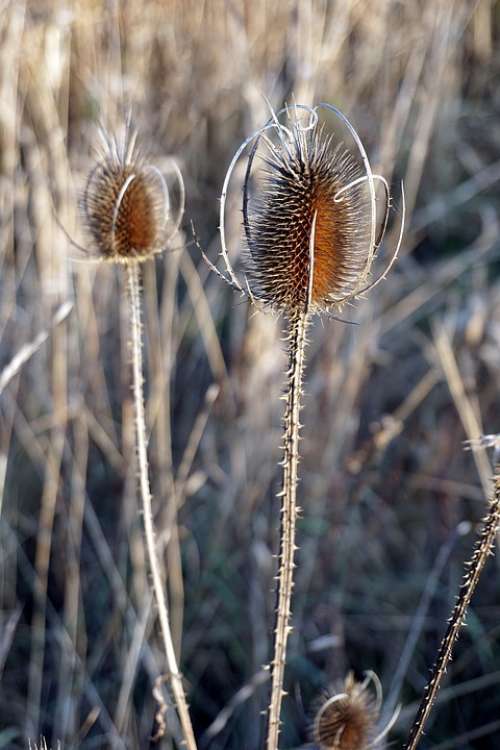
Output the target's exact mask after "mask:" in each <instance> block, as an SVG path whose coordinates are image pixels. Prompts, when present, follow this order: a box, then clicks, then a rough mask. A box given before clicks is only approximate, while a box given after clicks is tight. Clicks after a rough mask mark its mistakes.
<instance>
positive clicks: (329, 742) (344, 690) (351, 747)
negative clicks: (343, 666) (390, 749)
mask: <svg viewBox="0 0 500 750" xmlns="http://www.w3.org/2000/svg"><path fill="white" fill-rule="evenodd" d="M370 684H372V685H373V687H374V688H375V693H373V692H372V691H371V690H370ZM381 705H382V687H381V685H380V681H379V679H378V677H377V675H376V674H375V673H374V672H368V673H367V676H366V679H365V680H364V681H363V682H357V681H356V680H355V678H354V675H353V674H352V672H350V673H349V674H348V675H347V677H346V678H345V680H344V683H343V684H342V685H341V686H340V692H336V693H334V694H333V695H330V696H328V697H327V698H326V699H325V700H323V701H322V702H321V705H320V708H319V710H318V711H317V713H316V716H315V719H314V727H313V734H314V741H315V742H316V743H317V745H318V746H319V748H320V749H321V750H372V748H376V746H377V745H378V743H379V742H380V741H381V740H382V739H383V738H384V737H385V736H386V735H387V734H388V733H389V731H390V730H391V729H392V727H393V726H394V724H395V722H396V720H397V718H398V716H399V711H400V708H399V707H398V708H397V709H396V711H395V712H394V714H393V716H392V718H391V719H390V721H389V723H388V724H387V726H386V727H385V728H384V729H383V730H382V731H379V730H378V729H377V721H378V718H379V714H380V708H381Z"/></svg>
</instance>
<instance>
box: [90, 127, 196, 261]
mask: <svg viewBox="0 0 500 750" xmlns="http://www.w3.org/2000/svg"><path fill="white" fill-rule="evenodd" d="M100 135H101V141H102V144H101V149H100V153H99V158H98V162H97V164H96V165H95V167H94V169H93V170H92V171H91V173H90V175H89V177H88V180H87V185H86V187H85V191H84V193H83V196H82V199H81V202H80V208H81V213H82V217H83V221H84V224H85V226H86V228H87V230H88V232H89V235H90V237H91V239H92V243H93V254H94V255H95V256H96V257H97V258H99V259H101V260H108V261H112V262H115V263H130V262H135V261H143V260H147V259H148V258H151V257H152V256H154V255H156V254H158V253H161V252H162V251H163V250H164V249H165V248H166V246H167V244H168V242H169V240H170V239H171V237H172V236H173V235H174V234H175V232H176V231H177V229H178V228H179V225H180V222H181V219H182V215H183V212H184V184H183V181H182V176H181V173H180V171H179V169H178V167H177V165H176V164H175V162H171V166H172V170H173V172H174V174H175V177H176V179H177V180H178V184H179V196H180V198H179V207H178V210H177V215H176V217H175V219H174V220H172V219H171V200H170V194H169V189H168V186H167V182H166V180H165V177H164V175H163V174H162V173H161V172H160V170H159V169H157V168H156V167H155V166H152V165H150V164H148V163H147V161H146V158H145V156H144V155H143V154H142V153H141V151H140V150H139V149H138V148H137V145H136V140H137V133H136V131H134V130H133V129H132V128H131V125H130V121H127V123H126V126H125V130H124V133H123V136H122V137H121V138H118V137H115V136H110V135H108V134H107V133H106V132H105V131H104V130H101V131H100Z"/></svg>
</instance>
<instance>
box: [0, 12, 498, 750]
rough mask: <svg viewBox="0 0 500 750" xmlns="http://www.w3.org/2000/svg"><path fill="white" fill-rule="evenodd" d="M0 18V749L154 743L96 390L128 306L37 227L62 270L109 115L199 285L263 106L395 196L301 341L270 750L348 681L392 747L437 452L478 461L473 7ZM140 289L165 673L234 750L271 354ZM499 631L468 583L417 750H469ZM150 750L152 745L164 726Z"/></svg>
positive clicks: (179, 297)
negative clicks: (389, 233) (386, 730)
mask: <svg viewBox="0 0 500 750" xmlns="http://www.w3.org/2000/svg"><path fill="white" fill-rule="evenodd" d="M0 7H1V11H2V12H1V13H0V39H1V45H0V58H1V60H0V62H1V64H0V101H1V102H2V107H1V112H0V118H1V119H0V122H1V127H0V269H1V271H0V383H2V385H3V386H4V387H3V390H2V393H1V395H0V573H1V576H0V747H6V748H9V749H10V748H25V747H26V744H27V739H28V738H31V740H32V743H33V742H34V741H37V740H38V738H39V737H40V735H41V734H44V736H45V737H46V739H47V745H48V746H49V747H50V746H51V747H57V741H58V740H60V741H61V742H62V746H63V747H64V748H73V747H75V748H76V747H82V748H88V749H89V750H90V748H108V747H111V748H125V747H127V748H141V750H142V748H144V747H147V746H148V743H149V738H150V737H151V736H152V735H153V734H154V732H155V723H154V716H155V714H156V712H157V710H158V703H157V701H156V700H155V698H154V696H153V686H154V684H155V681H156V680H157V678H158V677H159V672H158V664H160V663H161V659H160V657H159V655H160V653H161V651H160V641H159V638H158V635H159V634H158V633H157V632H156V630H155V631H154V632H151V630H152V629H151V621H152V602H151V596H150V591H149V583H148V577H147V565H146V560H145V554H144V547H143V542H142V532H141V524H140V518H139V516H138V506H137V497H136V492H135V488H136V466H135V456H134V433H133V427H134V423H133V408H132V394H131V391H130V380H129V372H128V368H125V367H123V365H122V363H124V362H127V360H128V358H129V349H128V339H129V337H128V329H127V311H126V306H125V304H123V305H122V303H121V300H125V299H126V295H125V294H124V291H125V290H124V289H121V288H120V287H121V285H122V280H121V277H120V275H119V274H118V273H117V272H116V271H115V270H114V269H113V268H111V267H109V266H107V265H103V266H102V267H101V266H99V268H97V267H96V266H95V265H92V264H88V263H81V262H77V261H75V260H72V256H74V255H78V253H77V252H76V251H75V250H74V248H72V247H71V246H70V244H69V243H68V241H67V239H66V237H65V235H64V232H62V230H61V229H60V227H59V223H62V224H63V225H64V227H66V229H67V231H69V232H70V233H71V235H72V236H73V237H74V238H75V240H76V241H78V242H79V243H81V242H82V241H83V236H82V234H81V232H80V230H79V228H78V223H77V216H76V206H77V198H78V191H79V190H80V189H81V188H83V186H84V182H85V175H86V173H87V170H88V168H89V165H90V164H91V163H92V154H91V151H90V144H91V143H92V142H93V139H94V135H95V125H96V122H97V120H98V119H101V120H102V121H103V122H104V123H105V124H106V125H109V126H112V125H114V124H116V122H117V121H119V119H120V118H121V116H122V111H123V105H124V104H125V105H128V104H131V105H132V107H133V110H134V113H135V119H136V121H137V125H138V126H139V127H140V129H141V132H142V134H143V138H144V139H149V142H150V144H151V151H152V153H153V154H154V155H155V163H157V164H158V159H159V160H160V162H161V161H162V159H163V160H164V165H165V167H167V166H168V158H169V155H170V154H173V155H175V157H176V158H177V159H178V160H179V162H180V164H181V168H182V171H183V174H184V176H185V178H186V188H187V197H188V205H187V211H186V216H187V218H193V219H194V222H195V225H196V228H197V231H198V233H199V234H200V237H201V241H202V243H203V244H204V246H206V247H208V251H209V255H210V257H211V258H212V259H213V260H215V258H216V254H217V251H218V239H217V212H218V205H217V198H218V195H219V193H220V187H221V182H222V179H223V176H224V172H225V169H226V167H227V165H228V162H229V159H230V158H231V155H232V154H233V153H234V150H235V148H236V147H237V145H238V144H239V143H240V142H241V140H242V139H243V137H244V136H245V135H247V134H248V133H250V132H252V131H253V130H254V129H255V127H256V126H257V125H259V124H260V123H261V122H262V120H263V119H265V116H266V105H265V102H264V100H263V98H262V96H261V94H263V93H265V94H266V95H267V96H269V98H270V99H271V101H272V103H273V104H274V105H275V106H279V105H281V103H282V102H283V101H284V100H285V99H290V97H291V95H292V93H293V94H295V96H296V99H297V101H305V102H307V101H309V102H311V101H313V100H315V101H318V100H323V99H326V100H329V101H333V102H335V103H336V104H337V105H338V106H340V107H341V108H342V110H343V111H345V112H346V113H348V114H349V117H350V119H351V120H352V121H353V122H354V123H355V124H356V127H357V129H358V130H359V133H360V136H361V138H362V140H363V142H364V143H365V145H366V147H367V150H368V151H369V153H370V155H371V157H372V161H373V166H374V169H376V170H377V171H378V172H380V173H382V174H384V175H387V176H389V175H392V177H393V183H394V184H397V181H398V180H399V179H400V178H404V180H405V186H406V194H407V204H408V227H409V229H408V232H407V235H406V239H405V244H404V247H403V250H402V252H403V257H402V258H401V260H400V262H399V263H398V267H397V269H396V271H395V273H394V274H393V275H392V277H391V278H389V279H388V280H387V281H385V282H384V283H383V284H381V285H380V286H379V287H378V288H377V290H375V291H374V293H373V294H372V295H370V297H369V299H367V300H366V301H365V302H364V303H363V305H362V306H360V307H359V309H358V310H356V309H352V310H350V311H349V315H350V316H351V319H352V320H356V322H358V324H359V325H358V326H349V325H342V324H340V323H336V322H326V323H325V325H324V327H323V326H321V325H317V326H316V327H315V328H314V329H313V330H312V331H311V346H310V351H309V357H310V363H311V364H310V369H309V373H310V376H309V377H307V378H306V383H305V392H306V398H305V408H304V412H303V416H302V421H303V422H304V425H305V427H304V430H303V437H304V441H303V453H304V458H303V462H302V470H301V485H300V496H301V505H302V507H303V510H304V513H303V519H302V520H301V521H300V528H299V535H300V539H301V549H300V551H299V553H298V555H297V557H298V564H299V567H298V569H297V571H296V574H297V576H296V580H297V583H296V588H295V616H294V632H293V633H292V635H291V638H290V664H289V671H288V677H287V681H288V685H287V687H288V690H289V697H288V698H287V699H286V700H285V702H284V713H283V718H284V720H285V723H284V730H283V736H282V744H283V747H299V746H301V745H302V744H304V743H305V742H306V741H308V739H309V735H308V731H309V727H310V723H311V720H312V711H313V710H314V701H315V699H316V697H317V695H318V693H319V692H321V690H322V689H323V688H325V687H327V686H328V685H329V684H331V683H332V682H333V683H335V682H336V681H338V680H339V679H344V678H345V675H346V673H347V672H348V670H349V669H350V668H352V669H353V670H355V672H356V674H357V676H358V677H360V676H361V675H362V672H363V670H367V669H373V670H375V671H376V672H377V673H378V674H379V676H380V678H381V680H382V683H383V687H384V695H385V696H386V697H387V702H386V708H385V709H384V711H385V710H386V711H387V712H388V716H389V717H390V715H391V713H392V710H393V707H394V705H395V704H397V703H398V702H399V701H400V700H402V701H403V703H404V708H403V711H402V713H401V716H400V720H399V722H398V724H397V725H396V727H395V730H394V733H393V735H392V736H393V737H396V738H398V737H399V739H400V740H402V739H403V738H404V736H405V733H406V732H407V728H408V725H409V722H410V721H411V719H412V717H413V714H414V712H415V709H416V706H415V702H416V701H418V699H419V697H420V695H421V691H422V688H423V685H424V683H425V679H426V677H427V674H428V669H429V667H430V665H431V663H432V661H433V657H434V655H435V651H436V648H437V645H438V643H439V639H440V637H441V635H442V633H443V629H444V625H445V619H446V617H447V615H448V612H449V609H450V605H451V603H452V602H453V600H454V597H455V594H456V592H457V588H458V584H459V581H460V578H461V572H462V571H461V565H462V560H463V559H464V558H465V557H467V556H468V555H469V551H470V549H471V547H472V538H471V535H470V534H462V533H460V532H462V531H463V530H464V527H463V526H461V525H460V524H461V523H462V522H463V521H464V520H465V521H470V522H471V524H472V526H474V525H475V524H476V523H477V521H478V520H479V519H480V518H481V517H482V516H483V515H484V510H485V500H484V492H483V485H484V484H485V482H486V483H487V477H488V472H489V471H490V467H489V464H488V460H487V456H486V454H484V455H483V456H482V457H481V454H476V453H474V454H470V453H464V452H463V450H462V445H461V443H462V440H464V439H466V438H468V439H473V438H476V437H478V435H477V434H475V433H476V431H483V432H485V433H493V432H497V431H498V423H499V418H500V414H499V408H498V382H499V380H500V355H499V351H500V349H499V345H500V340H499V334H498V330H499V317H500V307H499V304H500V283H499V276H498V216H497V211H498V208H497V207H498V197H499V194H500V189H499V187H498V180H499V178H500V166H499V146H500V127H499V126H498V114H499V109H500V102H499V100H498V91H497V81H498V75H499V72H500V59H499V58H498V52H497V51H496V50H497V48H498V40H499V38H500V28H499V25H500V7H499V5H498V3H496V2H493V0H480V2H478V3H474V4H469V3H466V2H458V0H457V2H452V1H451V0H437V2H436V1H435V0H434V1H432V2H431V0H421V2H419V3H396V2H395V1H394V0H386V1H385V0H384V2H375V1H374V0H361V1H360V2H357V1H356V0H350V1H349V2H345V3H335V4H333V3H326V2H321V1H320V0H306V1H305V2H300V3H295V2H293V3H292V2H285V1H284V0H283V1H280V2H278V3H274V4H273V3H267V2H265V1H264V0H256V1H255V2H252V3H250V2H243V1H238V2H235V3H227V2H222V0H214V1H213V2H212V1H211V2H207V3H198V2H194V0H184V1H183V2H181V1H180V0H179V1H178V2H176V1H175V0H170V1H169V2H159V0H158V1H157V2H154V1H153V0H150V2H148V3H143V4H142V3H133V2H125V0H123V2H120V3H119V2H116V3H103V2H99V0H81V1H80V2H78V1H77V0H73V2H68V3H66V4H63V3H62V2H61V3H59V2H57V3H54V2H51V3H49V2H28V3H24V2H23V0H16V1H14V0H11V2H3V3H2V4H1V6H0ZM243 177H244V175H243V174H241V173H237V174H235V180H236V183H237V182H238V181H239V182H240V184H241V181H242V180H243ZM237 199H238V196H237V195H233V196H232V197H231V195H230V196H229V200H228V204H230V203H231V201H232V200H234V206H236V204H237ZM395 210H396V212H397V210H398V206H397V205H396V206H395ZM56 215H57V220H56V218H55V217H56ZM228 216H230V217H233V224H232V225H231V224H230V225H229V226H227V231H228V237H229V239H230V246H231V247H232V248H242V242H241V234H242V233H241V225H240V217H239V215H238V213H237V211H236V210H234V211H233V210H231V206H230V205H228ZM392 218H393V219H395V226H396V231H397V216H396V215H395V214H393V217H392ZM185 230H186V238H189V235H188V234H187V230H188V225H187V224H186V226H185ZM390 243H391V238H389V240H388V243H387V246H388V247H391V244H390ZM186 244H188V243H186ZM234 261H235V263H236V264H238V261H239V258H238V257H235V258H234ZM144 272H145V278H144V290H145V343H146V348H145V365H146V368H147V371H148V379H147V382H148V389H147V393H146V419H147V427H148V434H149V458H150V464H151V476H152V480H153V488H152V489H153V497H154V503H155V516H156V523H157V527H158V528H159V529H160V534H159V541H160V542H161V544H162V545H163V555H164V559H165V569H166V570H167V571H168V594H169V600H170V607H171V616H172V627H173V636H174V642H175V643H176V648H177V649H180V645H181V642H182V657H183V663H182V668H183V672H184V675H185V678H186V683H187V688H188V693H189V698H190V703H191V706H192V712H193V718H194V723H195V729H196V732H197V736H198V737H199V738H200V745H201V747H202V748H208V747H210V748H212V749H215V748H217V750H219V748H220V749H221V750H222V748H241V747H245V748H248V749H249V750H257V748H259V747H260V746H261V744H262V733H263V721H262V718H261V716H260V712H261V710H262V709H263V708H264V707H265V697H266V695H267V686H265V685H264V682H265V680H264V679H263V678H262V676H261V672H260V670H261V667H262V665H263V664H264V663H265V662H266V661H267V659H268V654H269V638H270V622H271V613H272V607H273V602H274V597H273V595H272V593H271V588H272V575H273V571H274V561H273V560H272V557H271V551H272V550H273V549H275V548H276V533H277V528H278V507H277V503H276V500H275V499H274V495H275V490H276V485H277V481H278V477H279V475H278V470H277V468H276V462H277V460H278V457H279V431H280V414H281V408H280V407H281V405H280V403H279V400H278V396H279V393H280V390H281V386H282V376H281V374H280V373H281V372H282V370H283V364H284V360H283V357H282V358H280V357H279V356H277V354H276V352H277V350H278V349H277V341H278V338H279V336H280V325H279V323H277V322H276V321H275V320H274V319H273V318H272V317H271V316H265V315H254V316H251V315H250V314H249V310H248V308H247V306H246V305H244V304H238V302H237V301H235V298H234V295H233V294H232V292H230V291H229V290H227V291H226V290H225V289H221V285H220V282H219V281H218V280H217V279H216V278H215V277H214V276H211V275H210V276H209V274H208V272H207V270H206V268H205V266H204V265H203V263H202V262H200V259H199V257H198V252H197V251H196V249H195V248H193V247H192V246H191V245H189V244H188V247H187V248H186V252H183V253H180V252H175V251H173V252H171V253H169V254H167V255H165V256H163V257H160V258H158V259H157V260H155V261H154V263H151V264H148V265H147V266H146V267H145V268H144ZM68 302H70V303H72V304H73V310H72V312H71V313H70V314H69V315H67V316H66V317H64V315H61V305H65V304H66V303H68ZM62 310H63V311H65V310H67V308H62ZM450 351H451V352H452V356H451V357H450ZM16 357H17V359H16ZM9 367H10V370H9V369H8V370H7V375H5V368H9ZM7 376H8V377H7ZM7 381H8V382H7ZM214 382H215V383H216V384H217V386H218V388H219V395H218V397H217V398H216V400H215V401H214V391H213V390H212V389H211V387H212V385H213V383H214ZM169 383H170V386H169ZM264 396H265V397H264ZM274 397H275V398H274ZM273 403H274V404H275V406H272V405H271V404H273ZM181 571H182V573H183V576H182V575H181ZM434 574H435V575H434ZM433 575H434V577H433ZM420 601H422V602H423V604H424V606H422V607H420V609H418V619H416V613H417V608H418V605H419V602H420ZM499 615H500V593H499V588H498V576H497V575H496V571H495V563H493V564H490V565H489V567H488V568H487V570H486V572H485V575H484V579H483V580H482V582H481V584H480V587H479V591H478V594H477V597H476V599H475V601H474V602H473V607H472V611H471V613H470V615H469V619H468V622H469V627H468V629H467V632H466V633H465V635H464V636H463V637H462V640H461V641H460V642H459V646H458V650H457V652H456V657H455V659H454V662H453V664H452V667H451V669H450V670H449V680H450V681H449V683H448V686H447V688H446V690H444V691H443V692H442V693H441V696H440V698H439V700H438V708H437V709H436V711H435V712H434V714H433V715H432V718H431V723H430V725H429V730H428V735H427V736H428V739H427V740H426V742H427V747H430V746H431V745H433V746H437V747H442V748H446V747H453V746H455V747H460V748H464V750H467V749H469V748H477V747H478V745H477V742H478V741H480V742H481V748H485V750H488V749H489V748H492V749H493V748H495V747H497V745H498V736H499V735H498V732H499V728H498V722H497V717H498V709H499V699H498V692H499V691H498V683H499V682H500V650H499V648H498V633H499V631H498V622H499ZM415 634H416V635H417V637H415ZM405 644H406V646H407V648H405ZM398 665H402V666H401V668H400V669H398ZM157 684H159V683H157ZM384 711H383V712H382V716H381V724H382V725H383V724H384V722H386V721H387V716H384ZM167 722H168V726H169V729H170V731H171V732H172V733H173V735H174V737H175V736H177V737H178V736H179V734H178V733H179V728H178V726H177V725H176V722H175V717H174V716H170V714H169V712H168V711H167ZM455 738H460V739H456V740H455ZM475 738H480V740H479V739H475ZM453 742H455V744H454V745H453V744H450V743H453ZM162 743H163V744H160V746H162V747H165V748H168V747H170V743H169V741H168V740H162ZM447 743H448V744H447ZM422 747H425V743H422Z"/></svg>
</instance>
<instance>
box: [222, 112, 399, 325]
mask: <svg viewBox="0 0 500 750" xmlns="http://www.w3.org/2000/svg"><path fill="white" fill-rule="evenodd" d="M320 109H326V110H328V111H330V112H332V113H333V114H334V115H335V116H336V117H337V118H339V119H340V120H341V122H342V123H343V125H344V126H345V127H346V128H347V130H348V131H349V133H350V135H351V136H352V138H353V141H354V143H355V146H356V150H352V149H348V148H347V147H346V146H345V145H344V144H343V143H342V142H336V140H335V138H334V136H333V135H332V134H328V133H327V131H326V128H325V126H324V125H322V124H320V122H319V114H318V112H319V110H320ZM285 114H286V116H287V117H288V121H287V122H286V124H283V123H282V122H281V121H280V119H279V118H280V117H282V118H283V116H284V115H285ZM304 114H306V115H307V116H308V118H309V120H308V122H304ZM252 143H253V145H252V146H251V150H250V153H249V157H248V161H247V168H246V176H245V181H244V186H243V220H244V221H243V223H244V230H245V237H246V245H247V252H246V254H245V257H244V269H243V270H244V274H245V282H244V283H240V281H239V280H238V279H237V277H236V275H235V273H234V270H233V267H232V265H231V263H230V261H229V254H228V251H227V246H226V237H225V204H226V196H227V192H228V188H229V182H230V178H231V175H232V173H233V171H234V168H235V166H236V163H237V161H238V160H239V158H240V157H241V156H242V154H243V152H244V151H245V149H246V148H247V147H249V146H250V144H252ZM264 149H265V150H264ZM261 150H262V153H261ZM256 156H261V157H262V158H261V160H260V161H259V162H257V160H256V158H255V157H256ZM258 163H259V165H260V166H258V167H256V166H255V165H256V164H258ZM251 183H252V184H253V185H254V188H253V192H252V195H251V194H250V184H251ZM375 183H381V184H382V186H383V187H384V191H385V210H384V212H383V217H382V221H381V224H380V229H379V231H378V232H377V211H376V196H375ZM389 206H390V196H389V188H388V185H387V182H386V180H385V179H384V178H383V177H380V176H379V175H374V174H373V172H372V170H371V167H370V163H369V160H368V157H367V155H366V152H365V149H364V147H363V145H362V143H361V141H360V139H359V136H358V135H357V133H356V131H355V130H354V128H353V127H352V125H351V124H350V122H349V121H348V120H347V118H346V117H345V116H344V115H343V114H342V113H341V112H340V111H339V110H338V109H336V108H335V107H333V106H332V105H329V104H320V105H318V106H317V107H313V108H311V107H306V106H304V105H295V107H293V108H292V109H291V111H290V110H289V109H288V108H285V109H283V110H281V111H280V112H278V113H277V114H275V113H274V112H273V113H272V116H271V118H270V120H269V121H268V122H267V123H266V125H264V126H263V127H262V128H260V130H258V131H257V132H256V133H254V134H253V135H252V136H251V137H250V138H248V139H247V140H246V141H245V142H244V143H243V144H242V145H241V146H240V148H239V149H238V151H237V152H236V154H235V156H234V158H233V160H232V162H231V164H230V166H229V169H228V172H227V174H226V179H225V182H224V187H223V190H222V196H221V209H220V212H221V213H220V231H221V244H222V256H223V258H224V261H225V263H226V270H227V275H225V274H221V273H220V272H218V271H217V269H215V267H214V266H213V265H212V264H210V265H211V267H212V269H213V270H216V271H217V272H218V273H219V275H221V276H223V278H224V279H225V280H226V281H227V282H228V283H229V284H230V285H231V286H233V287H234V288H236V289H237V290H238V291H240V292H241V293H243V294H246V295H247V296H248V297H249V298H250V299H251V300H252V301H257V302H262V303H263V304H265V305H270V306H272V307H273V308H274V309H278V310H282V311H285V312H286V313H288V315H295V314H297V313H306V312H332V311H334V310H336V309H338V308H339V307H340V306H341V305H342V304H343V303H344V302H348V301H350V300H352V299H354V298H355V297H357V296H359V295H360V294H362V293H364V292H366V291H368V290H369V289H371V288H372V287H373V286H375V285H376V284H378V283H379V281H381V280H382V278H384V277H385V275H386V274H387V272H388V270H389V268H390V267H391V266H392V264H393V263H394V261H395V259H396V256H397V253H398V250H399V246H400V243H401V238H402V227H403V221H404V196H403V211H402V213H403V216H402V220H403V221H402V224H401V231H400V236H399V240H398V243H397V246H396V250H395V251H394V254H393V256H392V258H391V260H390V262H389V264H388V266H387V268H386V269H385V271H384V272H383V273H382V274H381V276H379V278H377V279H375V280H373V281H371V282H370V279H369V276H370V271H371V267H372V263H373V260H374V258H375V255H376V252H377V249H378V247H379V246H380V243H381V241H382V239H383V236H384V234H385V230H386V227H387V221H388V214H389Z"/></svg>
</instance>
